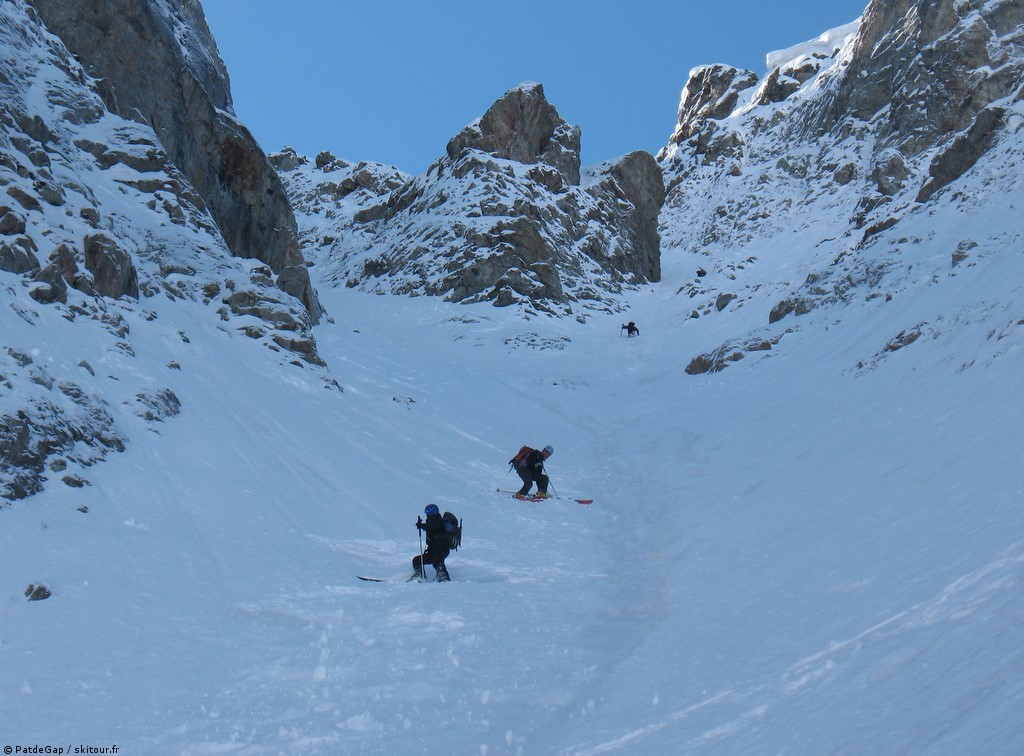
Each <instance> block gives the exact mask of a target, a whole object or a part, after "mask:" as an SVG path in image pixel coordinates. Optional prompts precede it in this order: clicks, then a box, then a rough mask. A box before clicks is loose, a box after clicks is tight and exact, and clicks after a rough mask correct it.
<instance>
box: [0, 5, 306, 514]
mask: <svg viewBox="0 0 1024 756" xmlns="http://www.w3.org/2000/svg"><path fill="white" fill-rule="evenodd" d="M39 5H40V7H42V6H43V5H48V4H46V3H41V4H39ZM130 5H131V8H122V10H123V11H124V12H125V14H129V15H127V16H126V17H125V18H121V19H119V20H116V21H115V19H113V18H110V17H109V16H107V15H105V14H107V13H109V12H110V10H111V9H110V8H106V9H103V10H98V11H97V14H96V15H95V16H94V17H91V19H90V20H86V19H84V18H83V19H80V21H81V24H80V28H76V33H78V34H83V35H88V34H90V33H93V34H95V35H96V39H95V40H93V41H94V42H95V43H97V44H99V43H100V42H102V40H104V39H106V43H108V44H109V43H111V42H113V41H115V40H116V41H117V42H118V44H119V45H120V44H122V43H123V44H125V45H128V46H127V47H123V48H119V49H120V50H121V51H122V53H123V54H124V55H126V56H128V57H126V58H125V60H124V61H122V63H123V64H124V65H125V67H127V68H136V69H139V70H140V71H141V70H144V69H145V68H146V66H147V65H155V62H153V61H151V62H150V63H143V62H142V61H141V60H139V59H137V58H133V57H131V56H132V55H136V54H137V55H142V56H145V55H158V54H160V55H169V53H168V50H167V49H166V48H161V45H160V44H157V43H156V42H154V44H152V45H143V44H141V42H140V41H138V40H137V41H136V44H135V48H132V47H131V46H130V44H129V42H128V41H126V40H125V39H122V38H121V36H119V35H123V34H124V33H126V31H125V29H120V31H118V30H117V29H118V28H120V27H121V26H125V27H126V28H131V29H134V31H133V32H132V33H137V34H139V33H142V32H141V28H142V27H137V26H136V25H135V22H134V21H133V20H132V17H131V16H130V12H131V13H139V14H142V15H143V16H144V17H145V19H147V20H146V22H145V23H152V24H156V23H158V22H161V19H162V20H163V21H166V22H167V23H170V21H169V20H168V19H166V18H163V17H161V16H160V15H159V14H158V13H157V12H156V10H157V9H161V8H163V9H164V10H167V9H166V8H164V6H163V5H162V4H152V5H150V4H147V3H132V4H130ZM84 7H85V6H84V4H80V3H65V4H63V5H62V6H56V5H55V6H53V7H52V8H51V9H50V10H51V11H54V10H57V11H60V12H63V13H68V14H70V15H69V16H68V18H78V16H77V15H75V14H78V13H80V12H84V11H83V9H84ZM188 7H189V8H193V10H192V11H183V12H196V13H197V12H198V10H197V8H198V6H194V5H193V4H189V5H188ZM103 19H105V21H103ZM61 23H64V22H61ZM139 23H142V22H141V21H140V22H139ZM97 24H99V25H97ZM58 25H59V24H58ZM182 28H184V27H182ZM90 30H91V31H90ZM178 32H179V33H181V32H182V29H179V30H178ZM153 33H154V34H156V35H157V36H156V40H159V39H160V37H159V33H158V32H153ZM104 34H109V35H110V37H104V36H103V35H104ZM182 38H183V39H184V40H186V41H187V40H189V39H191V37H190V36H189V35H187V34H183V37H182ZM142 48H145V49H142ZM199 48H202V49H211V48H207V47H205V43H204V44H202V45H199ZM199 48H197V49H199ZM133 49H134V50H135V52H134V53H133V52H131V51H132V50H133ZM161 49H163V52H162V53H160V50H161ZM189 49H191V48H189ZM181 50H182V52H181V56H182V57H181V58H178V59H174V60H167V59H163V58H161V59H160V65H166V66H169V67H168V68H166V69H164V70H162V76H163V78H164V79H166V82H164V83H163V84H162V85H161V86H165V87H173V86H178V87H179V88H180V89H181V90H182V92H191V94H188V95H186V94H181V95H180V96H181V97H187V98H190V99H189V102H190V103H191V104H190V105H189V106H188V107H192V108H196V107H199V106H198V105H197V104H196V103H197V102H199V101H204V98H206V95H203V96H202V97H200V96H199V95H198V94H196V90H198V89H199V88H200V84H202V87H203V88H209V90H210V91H211V92H215V93H217V94H216V97H218V98H221V101H222V102H223V98H225V97H226V91H227V90H226V87H227V79H226V78H224V77H223V71H222V69H221V68H220V67H219V63H218V62H217V61H215V60H214V59H212V58H210V57H208V56H207V57H203V56H202V55H199V54H198V53H197V52H195V50H193V51H192V52H195V54H192V53H190V57H189V61H190V62H189V66H191V68H187V70H188V71H205V74H204V78H203V79H200V78H199V77H198V76H192V75H191V74H190V75H187V76H186V75H183V76H181V77H180V78H175V77H174V76H173V75H172V74H173V73H174V72H176V71H179V70H184V69H182V68H180V66H184V63H183V61H184V57H185V54H184V52H183V51H184V50H185V47H182V48H181ZM0 51H2V54H0V299H2V301H3V303H4V307H3V308H2V312H3V313H4V316H3V320H2V324H3V327H2V328H0V497H2V498H8V499H12V498H22V497H25V496H28V495H31V494H33V493H36V492H37V491H39V490H40V488H41V487H42V486H43V485H44V483H45V481H46V480H48V479H57V480H63V481H64V482H65V483H67V484H68V485H84V481H86V480H87V475H88V468H89V467H91V466H92V465H93V464H94V463H95V462H96V461H98V460H100V459H102V458H104V457H105V456H106V455H107V454H109V453H110V452H111V451H120V450H122V449H124V448H126V445H127V444H129V443H130V440H131V437H132V435H133V434H134V433H137V432H142V429H140V428H136V425H139V424H141V426H142V428H150V427H154V424H156V423H160V422H162V421H164V420H166V419H168V418H170V417H173V416H174V415H175V414H176V413H177V412H178V410H179V408H180V406H181V404H182V403H185V404H186V406H187V402H188V400H189V397H179V396H176V395H175V392H174V391H173V389H172V388H171V385H172V384H173V375H174V372H173V371H175V370H179V369H180V365H178V367H173V365H175V364H177V362H176V361H175V360H173V359H171V357H170V356H168V358H167V360H166V364H167V365H169V367H168V368H167V371H166V374H161V375H141V374H139V372H138V371H137V370H136V369H134V368H133V367H132V363H133V360H134V358H135V355H136V354H137V353H138V351H139V350H142V349H144V348H145V347H143V346H142V345H144V344H146V343H148V342H150V341H151V339H152V338H153V335H154V334H159V333H161V332H163V331H164V330H165V329H169V330H170V332H169V333H168V334H167V336H168V339H167V342H166V343H170V344H187V343H188V334H187V333H186V332H184V331H182V330H180V329H173V328H170V327H169V326H168V325H167V324H166V323H165V318H164V316H161V315H160V312H162V311H163V312H166V311H165V310H164V308H165V307H166V306H171V307H178V308H182V309H184V310H187V309H188V308H190V307H198V308H200V314H199V315H198V316H197V317H198V319H199V320H208V321H209V322H210V324H211V326H212V327H215V328H217V329H223V331H224V333H225V334H226V335H227V336H228V337H229V338H234V339H236V340H237V341H240V342H244V343H250V340H251V342H252V343H259V344H262V345H264V346H265V347H266V348H267V349H269V350H271V351H270V352H269V353H268V354H270V355H273V356H274V357H276V358H277V359H278V360H280V361H281V362H284V363H285V364H288V363H296V364H297V365H302V366H305V369H314V370H316V369H318V366H320V365H322V360H321V359H320V357H319V356H318V354H317V352H316V343H315V341H314V339H313V336H312V326H313V320H314V315H313V313H318V312H319V305H318V304H317V303H316V298H315V296H314V295H313V294H312V290H311V289H310V288H309V285H308V274H307V272H306V268H305V267H304V265H300V263H301V257H300V256H297V252H296V246H295V245H296V239H295V236H294V233H293V232H289V233H286V234H284V236H281V237H279V238H278V237H273V238H276V239H277V241H276V242H274V243H271V241H261V240H259V239H258V236H259V233H260V232H259V230H258V229H259V228H261V227H266V228H269V227H270V226H271V225H273V224H274V223H277V222H278V221H281V222H282V224H283V227H284V228H286V229H287V228H288V223H289V219H290V218H291V215H290V211H289V210H288V205H287V201H286V199H285V197H284V193H283V191H281V187H280V184H279V182H278V180H277V178H276V174H275V173H274V172H273V171H272V170H271V169H270V168H269V164H268V163H266V159H265V158H264V159H263V161H262V163H263V164H266V168H265V169H264V168H263V167H260V165H261V163H260V161H259V160H258V159H257V156H256V155H255V154H254V153H252V152H251V146H246V144H247V141H251V140H248V137H247V136H245V133H244V130H241V127H237V128H236V127H234V126H231V118H230V117H229V116H228V115H227V114H224V113H220V114H219V115H217V116H216V118H217V119H219V120H220V121H221V122H222V123H223V124H226V125H227V127H228V130H222V131H220V132H219V135H218V136H217V137H216V138H217V139H219V140H221V141H220V142H219V143H220V144H231V143H232V139H233V137H231V136H230V133H233V134H236V135H237V136H238V137H239V140H240V141H239V142H238V144H239V145H242V146H241V147H240V150H241V152H240V153H239V162H237V163H231V164H230V165H231V166H234V168H237V169H238V171H239V172H238V173H237V174H234V173H232V170H234V168H232V169H230V170H229V169H228V165H229V164H228V163H224V162H221V163H220V164H219V165H220V168H219V169H218V170H224V171H226V172H225V173H224V176H223V177H222V178H223V179H224V181H225V182H226V183H224V184H223V186H221V187H220V189H218V190H217V191H220V192H222V193H225V194H227V195H230V194H231V187H234V188H235V189H238V192H237V193H236V199H239V203H238V204H236V205H235V206H234V207H235V209H234V210H232V211H231V212H233V213H235V215H234V217H229V216H230V213H225V212H224V206H222V207H221V212H219V214H217V215H215V214H214V212H213V207H214V206H216V205H217V202H218V200H217V198H216V197H215V196H213V195H211V194H210V193H209V192H206V193H205V194H204V193H201V192H200V191H199V189H198V188H197V185H196V184H195V183H193V181H192V180H191V179H190V177H189V175H187V174H186V171H185V168H184V167H181V166H185V165H188V166H190V168H189V170H190V171H195V170H198V169H197V168H196V166H197V165H199V164H201V163H202V162H203V160H204V158H203V157H202V150H201V149H200V147H199V145H198V142H197V140H196V139H194V138H191V137H188V136H187V134H186V133H185V132H184V131H180V130H179V129H180V128H181V127H182V124H181V123H171V122H169V121H167V120H163V119H165V118H166V119H172V118H173V117H176V116H172V115H171V114H170V113H169V112H168V113H166V114H164V115H161V113H163V111H162V110H161V106H160V105H159V104H158V100H160V99H161V97H170V96H171V95H170V94H169V93H167V92H163V90H159V89H158V90H155V91H150V90H148V89H147V87H148V86H149V83H147V80H145V79H140V80H139V81H137V82H135V83H131V82H127V81H120V83H119V84H117V85H114V84H112V83H111V82H109V81H104V80H100V79H96V78H93V77H92V76H91V75H90V74H89V73H88V72H87V71H86V70H85V69H84V67H83V66H82V64H81V63H80V61H79V59H78V58H77V57H76V56H75V55H73V54H72V52H71V51H70V50H69V49H68V48H67V47H66V46H65V45H64V44H63V43H62V41H61V39H60V38H59V37H56V36H54V35H53V34H52V33H51V30H49V29H48V28H47V27H46V25H45V24H44V23H43V21H42V18H41V17H40V15H39V14H37V12H36V10H35V9H34V8H33V7H32V6H31V5H29V4H27V3H25V2H22V0H12V1H10V2H4V3H2V4H0ZM202 61H206V64H208V65H207V66H206V67H205V68H204V66H203V65H200V63H201V62H202ZM107 70H108V71H113V69H112V68H108V69H107ZM150 74H151V75H152V76H154V77H156V71H155V70H152V71H150ZM172 80H173V81H175V82H176V85H175V84H171V83H170V82H171V81H172ZM136 87H137V88H138V89H139V90H143V91H140V92H137V91H136ZM161 92H163V95H161ZM117 98H120V102H121V105H120V106H115V100H116V99H117ZM147 101H148V102H149V107H151V108H154V110H152V111H151V112H150V116H149V117H146V118H143V117H136V118H133V119H127V118H124V117H122V115H120V110H121V109H123V108H125V107H126V103H129V102H130V103H132V105H131V106H130V109H131V110H133V112H135V111H137V110H138V108H142V107H147V106H146V102H147ZM212 103H213V101H212V100H209V101H208V105H207V106H205V112H206V113H207V114H208V115H210V114H212V113H213V112H214V110H215V108H214V106H213V104H212ZM178 104H179V105H181V106H182V107H185V105H184V104H182V102H181V101H179V103H178ZM199 109H200V110H202V109H203V108H202V107H200V108H199ZM170 110H174V107H173V105H172V106H171V107H170ZM183 117H185V116H183ZM150 121H152V122H154V123H155V125H157V127H158V128H160V129H161V131H162V135H161V136H158V134H157V132H156V131H154V129H153V128H152V127H151V126H150V125H149V122H150ZM200 122H201V121H197V122H195V123H200ZM203 123H205V124H206V126H204V127H203V128H206V127H207V126H208V127H210V128H212V121H207V122H203ZM232 128H236V130H235V131H231V130H230V129H232ZM229 132H230V133H229ZM243 137H244V138H243ZM168 145H169V146H168ZM172 150H173V151H175V152H177V153H178V155H179V157H178V158H172V156H171V154H170V152H171V151H172ZM185 157H188V160H186V159H185ZM217 181H221V178H218V179H217ZM199 182H200V183H202V179H201V178H200V179H199ZM215 183H216V182H215ZM270 187H274V192H275V194H274V195H273V196H271V195H269V194H267V189H268V188H270ZM206 188H207V189H209V188H210V187H209V186H207V187H206ZM249 194H251V195H252V196H253V197H255V195H257V194H259V195H265V196H267V197H268V198H269V199H267V200H266V202H269V203H270V206H266V205H263V204H261V202H263V200H262V199H261V200H260V201H259V202H256V201H254V202H253V203H251V204H249V205H247V204H246V201H244V197H245V196H248V195H249ZM264 213H266V214H264ZM232 229H233V230H232ZM254 229H255V230H254ZM246 234H255V235H256V236H252V237H250V238H249V240H248V241H247V242H246V244H251V245H252V248H253V250H256V249H258V250H260V251H261V254H264V253H266V254H265V256H266V257H267V261H261V260H259V259H256V256H255V255H247V256H246V259H243V258H240V257H238V256H236V255H234V254H233V252H234V251H235V250H233V249H232V248H230V247H229V245H228V243H227V242H226V238H227V237H231V238H233V239H234V240H235V241H236V242H237V241H238V239H240V238H243V237H245V235H246ZM271 238H272V237H267V239H271ZM275 244H276V246H275ZM275 249H276V250H277V251H276V252H275V251H273V250H275ZM272 264H273V266H276V267H277V271H276V273H275V270H274V268H273V267H272ZM282 287H287V288H291V289H292V290H293V291H294V293H295V294H296V296H292V295H291V294H289V293H287V292H286V291H283V290H282ZM300 297H301V301H300ZM68 329H70V332H69V333H65V331H68ZM71 333H77V334H80V338H75V337H74V336H72V335H70V334H71ZM61 334H63V335H61ZM97 345H102V349H101V351H100V352H97V351H95V348H96V346H97ZM172 351H173V350H172ZM101 365H102V366H101ZM115 365H116V366H117V367H116V368H115V367H114V366H115ZM126 418H127V419H126Z"/></svg>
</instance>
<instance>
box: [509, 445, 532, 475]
mask: <svg viewBox="0 0 1024 756" xmlns="http://www.w3.org/2000/svg"><path fill="white" fill-rule="evenodd" d="M532 451H533V449H531V448H530V447H529V446H524V447H522V448H521V449H520V450H519V451H517V452H516V456H514V457H512V459H510V460H509V461H508V464H509V468H508V469H509V470H515V469H516V468H517V467H519V465H521V464H523V462H525V461H526V457H527V455H528V454H529V453H530V452H532Z"/></svg>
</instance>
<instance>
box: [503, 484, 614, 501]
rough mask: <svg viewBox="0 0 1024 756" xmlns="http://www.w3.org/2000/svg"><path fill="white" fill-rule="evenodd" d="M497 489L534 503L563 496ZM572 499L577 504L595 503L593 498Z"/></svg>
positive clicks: (520, 499) (515, 497) (519, 499)
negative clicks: (517, 494)
mask: <svg viewBox="0 0 1024 756" xmlns="http://www.w3.org/2000/svg"><path fill="white" fill-rule="evenodd" d="M495 490H496V491H497V492H498V493H504V494H509V495H511V496H512V498H513V499H517V500H518V501H532V502H534V503H536V502H541V501H547V500H548V499H560V498H562V497H561V496H516V493H517V492H516V491H505V490H504V489H501V488H497V489H495ZM572 501H575V502H576V503H577V504H593V503H594V500H593V499H572Z"/></svg>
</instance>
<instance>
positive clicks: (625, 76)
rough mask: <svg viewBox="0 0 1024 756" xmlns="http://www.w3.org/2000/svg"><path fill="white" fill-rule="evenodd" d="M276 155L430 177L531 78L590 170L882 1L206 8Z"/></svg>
mask: <svg viewBox="0 0 1024 756" xmlns="http://www.w3.org/2000/svg"><path fill="white" fill-rule="evenodd" d="M202 3H203V7H204V9H205V11H206V17H207V21H208V23H209V25H210V28H211V30H212V31H213V34H214V37H215V38H216V40H217V44H218V47H219V48H220V52H221V56H222V57H223V58H224V62H225V63H226V64H227V67H228V72H229V74H230V76H231V84H232V93H233V96H234V103H235V111H236V113H237V114H238V116H239V117H240V118H241V119H242V121H243V122H244V123H245V124H246V125H247V126H248V127H249V128H250V129H251V130H252V132H253V134H254V135H255V136H256V139H257V140H258V141H259V142H260V144H261V145H262V147H263V148H264V149H265V150H266V151H268V152H273V151H276V150H278V149H280V148H281V147H283V146H285V145H289V146H292V147H294V148H295V149H296V150H298V151H299V152H300V153H303V154H306V155H310V156H313V155H316V154H317V153H318V152H320V151H321V150H330V151H331V152H333V153H334V154H335V155H336V156H338V157H341V158H345V159H347V160H352V161H358V160H373V161H378V162H382V163H392V164H394V165H397V166H398V167H399V168H401V169H402V170H404V171H407V172H410V173H421V172H423V171H425V170H426V168H427V166H429V165H430V163H431V162H433V160H434V159H435V158H437V157H439V156H440V155H442V154H444V151H445V145H446V144H447V143H448V140H449V139H451V137H453V136H454V135H455V134H457V133H458V132H459V131H460V130H461V129H462V127H463V126H465V125H466V124H468V123H470V122H471V121H473V120H474V119H475V118H477V117H479V116H481V115H483V113H484V112H485V111H486V110H487V108H488V107H489V106H490V105H491V103H493V102H494V101H495V100H497V99H498V98H499V97H501V95H502V94H504V93H505V92H506V91H507V90H508V89H510V88H511V87H514V86H515V85H517V84H519V83H520V82H523V81H538V82H540V83H541V84H543V85H544V90H545V93H546V94H547V98H548V100H549V101H550V102H551V103H552V104H553V105H554V106H555V107H556V108H557V109H558V112H559V113H560V114H561V116H562V117H563V118H564V119H565V120H567V121H568V122H569V123H573V124H576V125H578V126H579V127H580V128H581V130H582V132H583V155H582V157H583V163H584V165H588V164H592V163H596V162H600V161H602V160H607V159H609V158H613V157H616V156H618V155H622V154H625V153H627V152H630V151H632V150H635V149H645V150H648V151H650V152H652V153H653V152H657V150H659V149H660V148H661V147H662V146H664V145H665V144H666V143H667V141H668V137H669V135H670V134H671V133H672V130H673V128H674V126H675V121H676V110H677V107H678V105H679V94H680V92H681V91H682V88H683V85H684V84H685V83H686V78H687V74H688V73H689V71H690V69H691V68H693V67H695V66H699V65H703V64H707V63H728V64H731V65H735V66H739V67H742V68H749V69H751V70H753V71H755V72H756V73H758V74H762V73H764V70H765V63H764V56H765V54H766V53H768V52H770V51H772V50H778V49H782V48H786V47H790V46H792V45H795V44H797V43H799V42H804V41H806V40H809V39H813V38H814V37H817V36H818V35H819V34H821V33H822V32H824V31H826V30H828V29H830V28H833V27H836V26H840V25H842V24H845V23H847V22H849V21H852V20H854V19H855V18H857V17H858V16H859V15H860V14H861V13H863V11H864V8H865V7H866V6H867V0H829V1H828V2H822V1H821V0H777V2H764V0H717V2H712V3H709V2H683V1H681V0H677V1H676V2H668V1H662V2H654V1H653V0H632V1H631V2H628V3H627V2H623V1H622V0H616V1H606V0H589V1H584V0H517V1H516V2H515V3H494V2H488V1H487V0H444V1H441V0H435V2H429V1H428V0H358V1H357V0H293V2H291V3H282V2H280V0H202Z"/></svg>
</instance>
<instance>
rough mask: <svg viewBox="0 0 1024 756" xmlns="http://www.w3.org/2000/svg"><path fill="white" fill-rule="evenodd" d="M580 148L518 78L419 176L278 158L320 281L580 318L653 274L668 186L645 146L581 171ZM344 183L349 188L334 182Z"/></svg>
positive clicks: (535, 90) (538, 92) (539, 93)
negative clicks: (316, 250)
mask: <svg viewBox="0 0 1024 756" xmlns="http://www.w3.org/2000/svg"><path fill="white" fill-rule="evenodd" d="M579 150H580V130H579V128H577V127H575V126H571V125H569V124H567V123H566V122H565V121H564V120H563V119H562V118H561V117H560V116H559V115H558V112H557V111H556V110H555V108H554V107H553V106H552V105H551V104H550V103H548V101H547V99H546V98H545V97H544V90H543V87H542V86H541V85H539V84H534V83H526V84H522V85H520V86H518V87H515V88H513V89H512V90H510V91H508V92H507V93H506V94H505V95H504V96H503V97H501V98H500V99H499V100H498V101H497V102H495V103H494V104H493V105H492V106H491V107H490V108H489V109H488V110H487V112H486V113H485V114H484V115H483V116H482V117H481V118H480V119H479V120H478V121H476V122H474V123H472V124H470V125H469V126H467V127H466V128H465V129H463V130H462V131H461V132H460V133H459V134H457V135H455V136H454V137H453V138H452V139H451V141H450V142H449V143H448V146H447V150H446V154H445V155H443V156H442V157H441V158H439V159H438V160H437V161H435V163H434V164H433V165H432V166H431V167H430V169H429V170H428V171H427V173H426V174H425V175H423V176H414V177H403V176H401V175H400V174H399V173H398V172H397V171H395V170H394V169H388V168H386V167H384V166H375V167H374V166H367V165H365V164H362V165H359V166H356V167H355V169H351V168H350V167H348V166H347V164H345V165H341V164H339V163H338V162H337V161H336V160H327V161H326V162H325V161H321V160H317V166H316V167H315V168H314V167H312V166H311V165H310V162H309V161H308V160H307V159H302V160H299V159H298V157H297V156H294V155H292V156H290V157H288V156H287V154H285V155H281V156H277V157H276V158H275V160H276V162H277V164H278V165H283V166H288V169H287V170H282V171H281V176H282V178H283V179H284V181H285V183H286V185H287V186H288V188H289V192H290V193H291V194H292V196H293V197H294V198H295V205H296V208H297V209H298V211H299V215H300V227H301V233H302V237H303V241H304V243H305V244H306V245H308V246H309V247H310V248H319V249H321V255H320V258H319V260H318V264H319V265H321V266H323V268H324V272H323V273H322V279H323V281H324V282H325V283H328V284H336V285H345V286H349V287H358V288H360V289H364V290H367V291H376V292H387V293H392V294H410V295H421V294H426V295H433V296H443V297H445V298H447V299H449V300H451V301H455V302H465V303H472V302H492V303H493V304H495V305H499V306H507V305H517V306H520V307H522V308H523V309H524V311H525V312H527V313H531V312H532V313H538V312H546V313H552V314H561V315H575V316H577V317H584V316H585V313H586V312H587V311H588V310H590V311H592V310H603V309H615V308H616V307H617V304H616V301H617V295H618V294H620V293H621V292H622V291H624V290H625V289H626V288H628V287H635V286H637V285H639V284H643V283H647V282H651V281H657V280H659V279H660V277H661V260H660V255H661V250H660V239H659V236H658V230H657V218H658V213H659V211H660V209H661V205H662V202H663V200H664V189H663V183H662V177H661V169H660V168H659V167H658V165H657V163H656V162H655V161H654V158H653V157H652V156H651V155H649V154H647V153H645V152H642V151H638V152H633V153H630V154H629V155H626V156H624V157H622V158H620V159H618V160H615V161H611V162H609V163H606V164H603V165H600V166H596V167H594V168H591V169H589V170H588V171H585V172H582V173H581V169H580V156H579ZM357 174H362V175H363V176H364V177H366V178H364V179H363V180H359V179H358V176H357ZM371 175H372V176H376V177H377V178H369V177H370V176H371ZM353 181H355V182H356V183H357V184H358V191H355V190H343V191H342V192H339V191H338V189H337V187H338V186H345V185H349V184H351V183H352V182H353Z"/></svg>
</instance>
